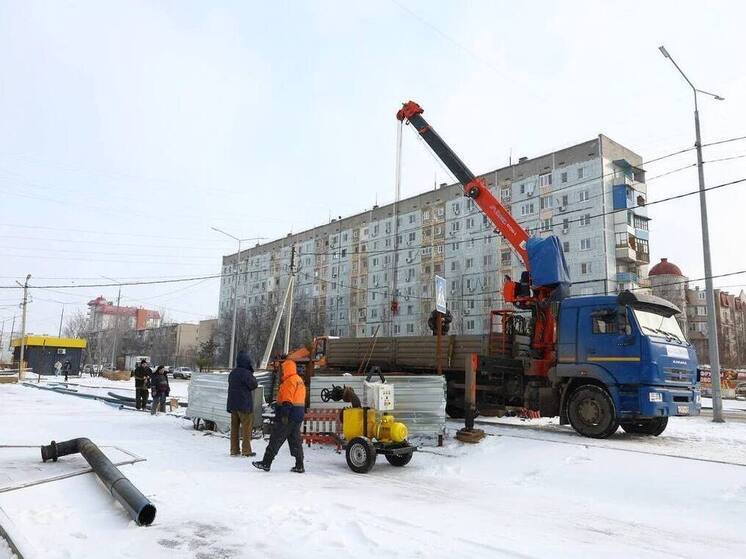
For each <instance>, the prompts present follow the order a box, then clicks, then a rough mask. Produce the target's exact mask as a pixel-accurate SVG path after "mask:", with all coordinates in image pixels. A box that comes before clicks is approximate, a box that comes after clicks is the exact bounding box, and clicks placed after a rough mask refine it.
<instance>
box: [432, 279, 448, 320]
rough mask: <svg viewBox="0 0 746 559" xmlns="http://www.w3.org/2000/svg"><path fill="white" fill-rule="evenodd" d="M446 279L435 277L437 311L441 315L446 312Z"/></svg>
mask: <svg viewBox="0 0 746 559" xmlns="http://www.w3.org/2000/svg"><path fill="white" fill-rule="evenodd" d="M446 285H447V284H446V279H445V278H441V277H440V276H435V310H436V311H438V312H439V313H443V314H445V312H446Z"/></svg>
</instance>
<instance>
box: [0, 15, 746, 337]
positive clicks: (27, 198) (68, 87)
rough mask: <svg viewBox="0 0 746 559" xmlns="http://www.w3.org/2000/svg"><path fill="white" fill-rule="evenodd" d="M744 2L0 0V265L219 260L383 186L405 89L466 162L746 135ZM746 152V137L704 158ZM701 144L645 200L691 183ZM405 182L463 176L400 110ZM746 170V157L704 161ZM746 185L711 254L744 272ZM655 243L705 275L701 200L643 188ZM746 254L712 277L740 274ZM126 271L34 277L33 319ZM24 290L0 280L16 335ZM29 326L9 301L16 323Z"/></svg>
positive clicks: (167, 268) (49, 317) (135, 292)
mask: <svg viewBox="0 0 746 559" xmlns="http://www.w3.org/2000/svg"><path fill="white" fill-rule="evenodd" d="M744 21H746V3H743V2H739V1H732V2H713V1H711V2H707V3H704V2H701V1H700V2H682V1H676V2H634V1H627V2H616V3H612V2H597V1H593V2H572V1H567V2H532V3H522V2H515V1H500V2H498V1H493V0H489V1H474V2H444V1H433V0H426V1H408V0H379V1H376V2H368V3H363V2H342V1H339V2H335V1H318V2H301V1H287V2H282V1H275V2H245V1H236V2H221V1H211V2H205V1H186V0H178V1H173V2H133V1H127V2H114V1H100V0H98V1H90V2H82V1H81V2H77V1H67V2H63V1H54V2H53V1H49V2H35V1H29V0H15V1H10V0H0V132H1V133H0V208H1V209H2V211H1V212H0V286H7V285H13V284H14V283H15V280H21V281H22V280H23V278H24V277H25V275H26V274H27V273H30V274H32V280H31V284H32V285H34V284H36V285H69V284H73V283H74V284H90V283H98V282H103V283H106V282H107V281H108V280H102V278H101V276H107V277H112V278H116V279H119V280H120V281H125V280H128V279H130V280H131V279H133V278H137V279H141V280H152V279H154V278H175V277H193V276H202V275H209V274H215V273H219V271H220V262H221V256H222V255H223V254H225V253H228V252H230V251H232V250H235V244H234V243H233V242H232V241H230V239H227V238H225V237H223V236H221V235H219V234H218V233H215V232H213V231H211V230H210V226H217V227H220V228H223V229H225V230H227V231H229V232H231V233H233V234H234V235H237V236H242V237H255V236H264V237H268V238H275V237H278V236H283V235H285V234H287V233H288V232H291V231H292V232H298V231H300V230H303V229H306V228H310V227H313V226H315V225H319V224H322V223H324V222H326V221H328V219H329V216H330V215H333V216H337V215H342V216H346V215H350V214H353V213H357V212H359V211H362V210H365V209H367V208H369V207H370V206H371V205H372V204H373V203H374V201H376V200H378V202H379V203H383V202H386V201H389V200H391V199H392V198H393V191H394V154H395V137H396V126H397V122H396V120H395V118H394V113H395V112H396V110H397V109H398V107H399V105H400V103H401V102H402V101H406V100H407V99H410V98H411V99H414V100H416V101H418V102H419V103H420V104H421V105H422V106H423V107H424V108H425V111H426V117H427V118H428V119H429V120H430V122H431V123H432V124H433V126H434V127H436V128H437V130H438V131H439V132H440V134H441V135H442V136H443V137H444V138H445V139H446V140H447V141H448V142H449V143H450V144H451V145H452V147H453V148H454V149H455V150H456V151H457V152H458V153H459V154H460V156H461V158H462V159H463V160H464V161H465V162H466V163H467V164H468V165H470V166H471V168H472V169H473V170H474V171H475V172H476V173H481V172H485V171H488V170H492V169H494V168H497V167H501V166H504V165H506V164H507V162H508V157H509V155H510V154H511V153H512V154H513V157H514V158H517V157H518V156H523V155H525V156H528V157H532V156H537V155H541V154H543V153H546V152H548V151H551V150H553V149H558V148H562V147H565V146H569V145H571V144H575V143H578V142H581V141H584V140H588V139H591V138H593V137H595V136H596V135H597V134H599V133H604V134H606V135H608V136H610V137H611V138H613V139H614V140H616V141H618V142H620V143H622V144H624V145H625V146H627V147H629V148H631V149H633V150H634V151H636V152H637V153H639V154H641V155H642V156H643V157H644V158H645V159H646V160H647V159H653V158H656V157H658V156H661V155H665V154H668V153H671V152H674V151H677V150H680V149H683V148H686V147H690V146H691V145H692V144H693V133H694V131H693V120H692V119H693V117H692V96H691V92H690V90H689V89H688V88H687V85H686V83H685V82H684V81H683V79H682V78H681V76H679V74H678V73H677V72H676V70H675V69H674V68H673V67H672V66H671V64H670V63H669V62H668V61H667V60H665V59H664V58H663V57H662V56H661V55H660V53H659V52H658V49H657V47H658V45H660V44H665V45H666V46H667V48H668V50H669V51H670V53H671V54H672V55H673V56H674V57H675V58H676V59H677V61H678V62H679V64H680V65H681V66H682V67H683V68H684V70H685V71H686V72H687V73H688V75H689V77H690V78H691V79H692V80H693V81H694V82H695V85H697V87H699V88H702V89H705V90H709V91H714V92H716V93H719V94H720V95H723V96H724V97H725V98H726V101H723V102H718V101H714V100H711V99H709V98H702V99H701V106H700V108H701V118H702V127H703V137H704V141H705V142H710V141H716V140H721V139H728V138H733V137H738V136H744V135H746V64H745V63H744V53H746V34H744V32H743V22H744ZM743 154H746V141H740V142H729V143H725V144H722V145H720V146H717V147H711V148H707V149H706V151H705V160H711V159H718V158H723V157H730V156H738V155H743ZM694 161H695V154H694V152H693V151H689V152H687V153H686V154H683V155H681V156H678V157H671V158H668V159H665V160H662V161H659V162H655V163H651V164H650V165H649V166H646V169H647V174H648V177H649V178H651V180H650V182H649V200H651V201H652V200H656V199H659V198H663V197H667V196H670V195H672V194H677V193H683V192H689V191H692V190H694V189H696V186H697V176H696V170H695V169H694V168H690V169H687V170H685V171H682V172H676V173H673V174H671V175H668V176H666V177H662V178H659V179H652V177H655V176H656V175H660V174H663V173H666V172H667V171H671V170H674V169H677V168H680V167H683V166H686V165H690V164H692V163H693V162H694ZM403 167H404V179H403V185H402V192H403V195H404V196H407V195H412V194H415V193H418V192H421V191H423V190H426V189H429V188H432V186H433V183H434V182H437V183H439V182H445V181H448V182H452V181H451V179H450V177H449V176H448V175H447V174H446V173H445V171H444V170H443V169H442V167H441V166H440V165H439V164H438V163H437V162H435V161H434V160H433V158H432V157H431V156H430V155H429V154H428V153H427V152H426V151H425V149H424V146H423V145H422V144H421V143H420V142H418V141H417V140H416V138H415V137H414V134H413V133H412V131H411V130H408V129H407V130H405V141H404V154H403ZM744 177H746V157H745V158H740V159H732V160H730V161H725V162H714V163H711V164H709V165H707V167H706V178H707V182H708V184H709V185H715V184H720V183H723V182H726V181H730V180H735V179H740V178H744ZM745 192H746V183H744V184H738V185H734V186H731V187H727V188H722V189H719V190H715V191H713V192H711V193H710V194H709V196H708V200H709V204H710V206H709V209H710V217H711V238H712V249H713V266H714V271H715V273H716V274H722V273H726V272H731V271H737V270H746V250H744V246H745V241H746V235H745V234H744V228H743V222H744V218H745V216H746V212H745V210H746V205H745V202H746V194H744V193H745ZM650 215H651V217H652V218H653V221H652V222H651V240H650V249H651V252H652V261H653V262H655V261H657V260H658V259H659V258H660V257H668V258H669V259H670V260H672V261H674V262H676V263H677V264H679V265H680V266H681V267H682V269H683V270H684V272H685V273H686V274H687V275H689V276H690V277H693V278H697V277H701V276H702V275H703V264H702V245H701V241H700V222H699V206H698V200H697V198H696V197H689V198H685V199H682V200H679V201H675V202H671V203H666V204H660V205H655V206H651V207H650ZM741 284H746V274H744V275H740V276H735V277H729V278H724V279H722V280H718V281H717V283H716V285H722V286H728V289H730V290H731V291H738V290H739V289H740V287H739V286H740V285H741ZM218 286H219V280H217V279H214V280H207V281H201V282H192V283H183V284H165V285H150V286H137V287H136V286H125V287H123V288H122V304H127V305H137V306H147V307H149V308H156V309H161V310H163V311H164V312H165V313H166V316H167V317H168V318H170V319H175V320H178V321H197V320H200V319H203V318H208V317H212V316H215V314H216V312H217V302H218ZM100 294H102V295H104V296H105V297H107V298H109V299H115V298H116V295H117V290H116V288H115V287H102V288H63V289H56V290H40V289H36V290H32V295H33V302H32V303H31V305H30V306H29V319H28V320H29V325H28V330H29V331H31V332H36V333H43V332H46V333H50V334H56V332H57V325H58V321H59V316H60V310H61V308H62V303H65V304H66V307H65V308H66V310H65V312H66V313H72V312H73V311H74V310H75V309H76V308H83V309H84V308H85V303H86V302H87V301H89V300H90V299H92V298H94V297H95V296H97V295H100ZM20 296H21V294H20V291H19V290H9V289H0V321H2V320H7V322H6V324H5V330H6V339H7V333H8V331H9V329H10V319H11V317H12V316H13V315H17V314H18V313H19V310H18V308H17V304H18V302H19V301H20ZM16 327H17V328H18V321H17V322H16Z"/></svg>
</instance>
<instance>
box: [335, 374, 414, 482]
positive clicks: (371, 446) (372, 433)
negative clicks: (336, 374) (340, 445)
mask: <svg viewBox="0 0 746 559" xmlns="http://www.w3.org/2000/svg"><path fill="white" fill-rule="evenodd" d="M368 378H370V377H368ZM381 380H382V382H375V383H373V382H368V380H366V381H365V383H364V396H365V405H363V404H362V403H361V402H360V398H358V396H357V394H355V392H354V391H353V389H352V388H350V387H349V386H332V388H331V389H328V388H325V389H324V390H322V391H321V399H322V400H323V401H324V402H328V401H330V400H331V401H335V402H340V401H344V402H349V403H350V404H352V407H351V408H345V409H343V410H342V433H343V435H344V439H345V441H346V442H345V445H344V446H345V457H346V458H347V465H348V466H349V467H350V469H351V470H352V471H353V472H355V473H358V474H365V473H368V472H369V471H370V470H371V469H372V468H373V466H374V465H375V463H376V457H377V456H378V455H379V454H383V455H384V456H385V457H386V460H388V462H389V464H391V465H392V466H397V467H402V466H406V465H407V464H408V463H409V461H410V460H411V459H412V454H413V453H414V451H415V450H416V447H414V446H411V445H410V444H409V443H408V442H407V435H408V431H407V426H406V425H404V424H403V423H401V422H398V421H396V420H395V419H394V416H393V415H391V414H390V413H389V412H390V411H392V410H393V409H394V387H393V386H392V385H390V384H386V382H385V379H383V378H382V379H381Z"/></svg>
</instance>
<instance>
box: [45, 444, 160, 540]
mask: <svg viewBox="0 0 746 559" xmlns="http://www.w3.org/2000/svg"><path fill="white" fill-rule="evenodd" d="M77 453H80V454H82V455H83V458H85V459H86V461H87V462H88V464H89V465H90V466H91V469H92V470H93V471H94V472H95V473H96V475H97V476H98V478H99V479H100V480H101V482H102V483H103V484H104V485H105V486H106V489H108V490H109V492H110V493H111V495H112V497H114V498H115V499H116V500H117V501H119V502H120V503H121V505H122V506H123V507H124V508H125V510H126V511H127V512H128V513H129V515H130V516H131V517H132V519H133V520H134V521H135V522H137V524H138V525H139V526H150V525H151V524H152V523H153V521H154V520H155V512H156V511H155V506H154V505H153V503H151V502H150V501H149V500H148V499H147V498H146V497H145V495H143V494H142V493H140V491H139V490H138V489H137V487H135V486H134V485H132V482H131V481H130V480H129V479H127V478H126V477H125V476H124V474H123V473H122V472H120V471H119V468H117V467H116V466H115V465H114V464H112V463H111V460H109V459H108V458H107V457H106V455H105V454H104V453H103V452H101V449H100V448H98V447H97V446H96V445H95V444H94V443H92V442H91V440H90V439H86V438H85V437H81V438H78V439H71V440H69V441H63V442H59V443H58V442H55V441H52V442H51V443H50V444H48V445H46V446H42V447H41V459H42V460H43V461H44V462H46V461H47V460H53V461H54V462H56V461H57V458H59V457H60V456H67V455H68V454H77Z"/></svg>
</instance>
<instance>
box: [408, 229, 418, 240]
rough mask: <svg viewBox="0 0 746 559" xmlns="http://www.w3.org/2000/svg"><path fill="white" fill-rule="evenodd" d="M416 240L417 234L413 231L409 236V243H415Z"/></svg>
mask: <svg viewBox="0 0 746 559" xmlns="http://www.w3.org/2000/svg"><path fill="white" fill-rule="evenodd" d="M416 238H417V233H415V232H414V231H412V232H411V233H410V234H409V241H410V242H413V241H414V240H415V239H416Z"/></svg>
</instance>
